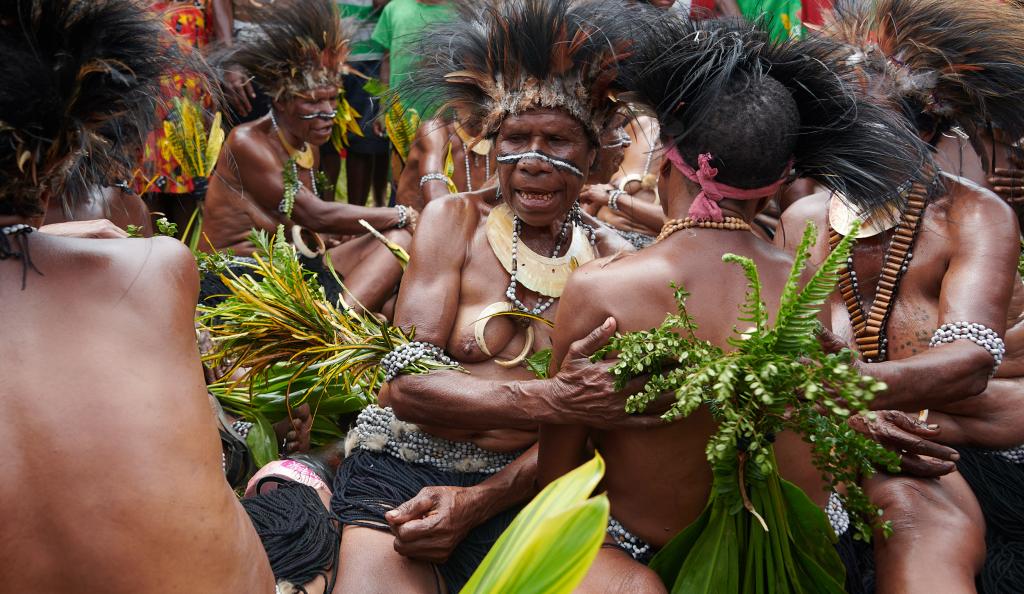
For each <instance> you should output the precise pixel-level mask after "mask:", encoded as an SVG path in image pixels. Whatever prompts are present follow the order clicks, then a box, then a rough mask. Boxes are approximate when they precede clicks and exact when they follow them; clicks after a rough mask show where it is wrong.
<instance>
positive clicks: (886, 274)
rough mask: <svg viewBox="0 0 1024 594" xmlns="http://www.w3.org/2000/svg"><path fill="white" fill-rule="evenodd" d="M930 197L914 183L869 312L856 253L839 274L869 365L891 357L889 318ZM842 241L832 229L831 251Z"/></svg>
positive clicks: (858, 343)
mask: <svg viewBox="0 0 1024 594" xmlns="http://www.w3.org/2000/svg"><path fill="white" fill-rule="evenodd" d="M936 179H938V178H937V177H936ZM933 184H934V182H933ZM933 184H929V185H930V186H931V185H933ZM928 195H929V189H928V188H926V187H925V186H924V185H922V184H921V183H920V182H915V183H914V185H913V187H912V188H911V190H910V195H909V196H908V197H907V208H906V210H905V211H904V213H903V216H902V217H900V222H899V223H898V224H897V225H896V230H895V231H894V232H893V235H892V238H891V239H890V240H889V247H888V248H886V251H885V259H884V260H883V261H882V273H881V275H880V276H879V278H878V286H877V288H876V289H875V297H874V299H872V300H871V305H870V307H869V308H868V309H867V310H866V311H865V309H864V304H863V303H862V302H861V298H860V286H859V285H858V284H857V271H856V270H854V265H853V250H850V256H849V257H848V258H847V259H846V265H845V266H844V267H843V269H842V270H841V271H840V273H839V293H840V294H841V295H842V297H843V301H844V302H845V304H846V311H847V313H848V314H849V316H850V323H851V324H852V325H853V335H854V338H855V340H856V344H857V350H858V351H859V352H860V353H861V354H862V355H863V356H864V360H865V361H867V362H868V363H877V362H880V361H885V360H886V357H887V356H888V348H889V339H888V337H887V336H886V333H887V326H888V323H889V316H890V315H891V314H892V308H893V305H894V304H895V302H896V293H897V291H898V290H899V286H900V281H902V280H903V276H904V275H905V274H906V272H907V268H908V266H909V265H910V260H911V259H913V257H914V253H913V251H912V249H913V246H914V244H915V243H916V241H917V236H918V232H919V231H920V228H921V220H922V218H923V215H924V210H925V207H926V206H927V205H928ZM842 238H843V236H842V235H841V234H840V233H839V232H838V231H836V230H835V229H831V228H830V229H829V237H828V242H829V251H831V250H833V249H835V247H836V245H838V244H839V241H840V240H841V239H842Z"/></svg>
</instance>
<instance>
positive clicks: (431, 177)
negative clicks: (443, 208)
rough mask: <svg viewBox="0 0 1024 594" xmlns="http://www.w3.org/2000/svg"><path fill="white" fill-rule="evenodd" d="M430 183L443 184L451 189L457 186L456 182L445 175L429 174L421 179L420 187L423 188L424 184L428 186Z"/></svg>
mask: <svg viewBox="0 0 1024 594" xmlns="http://www.w3.org/2000/svg"><path fill="white" fill-rule="evenodd" d="M429 181H439V182H443V183H444V185H446V186H448V187H449V188H451V187H454V186H455V182H453V181H452V178H450V177H448V176H447V175H445V174H443V173H428V174H426V175H424V176H423V177H421V178H420V187H421V188H422V187H423V186H424V184H426V183H427V182H429Z"/></svg>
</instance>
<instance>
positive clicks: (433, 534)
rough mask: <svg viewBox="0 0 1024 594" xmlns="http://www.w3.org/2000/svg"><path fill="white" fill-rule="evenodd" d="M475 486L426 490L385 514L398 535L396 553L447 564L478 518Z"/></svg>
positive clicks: (478, 520)
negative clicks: (473, 487) (473, 488)
mask: <svg viewBox="0 0 1024 594" xmlns="http://www.w3.org/2000/svg"><path fill="white" fill-rule="evenodd" d="M476 503H477V501H476V497H475V494H474V491H473V490H472V487H424V488H423V489H421V490H420V492H419V493H418V494H417V495H416V496H415V497H413V498H412V499H410V500H409V501H406V502H405V503H403V504H402V505H399V506H398V507H396V508H395V509H393V510H391V511H389V512H387V513H386V514H384V519H385V520H387V522H388V525H389V526H391V532H392V533H393V534H394V535H395V550H396V551H398V553H400V554H402V555H405V556H406V557H409V558H411V559H417V560H420V561H427V562H429V563H444V562H445V561H447V560H448V557H449V556H451V554H452V551H454V550H455V547H456V546H458V544H459V543H460V542H462V539H464V538H465V537H466V534H468V533H469V531H470V530H472V529H473V528H475V527H476V526H477V525H478V524H480V523H482V520H481V519H479V518H477V513H478V512H479V510H480V506H479V505H477V504H476Z"/></svg>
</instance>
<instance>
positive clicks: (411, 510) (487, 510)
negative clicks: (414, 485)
mask: <svg viewBox="0 0 1024 594" xmlns="http://www.w3.org/2000/svg"><path fill="white" fill-rule="evenodd" d="M536 477H537V446H534V447H532V448H530V449H529V450H527V451H526V452H524V453H523V454H522V455H521V456H519V457H518V458H516V460H515V461H513V462H512V463H511V464H509V465H508V466H506V467H505V468H503V469H501V470H500V471H498V472H496V473H495V474H494V475H493V476H491V477H490V478H487V479H486V480H484V481H483V482H481V483H479V484H477V485H474V486H472V487H425V488H423V489H421V490H420V492H419V493H418V494H417V495H416V496H415V497H413V498H412V499H410V500H409V501H406V502H405V503H403V504H401V505H399V506H398V507H396V508H395V509H393V510H391V511H389V512H387V513H386V514H384V519H385V520H387V522H388V525H389V526H390V527H391V532H392V533H393V534H394V535H395V550H396V551H398V552H399V553H401V554H402V555H405V556H406V557H410V558H413V559H418V560H421V561H428V562H430V563H444V562H445V561H447V560H448V557H449V556H450V555H451V553H452V551H453V550H454V549H455V547H456V546H458V544H459V543H460V542H462V539H463V538H465V537H466V534H468V533H469V532H470V531H471V530H472V529H474V528H476V527H477V526H479V525H481V524H483V523H484V522H486V521H487V520H489V519H491V518H493V517H494V516H496V515H498V514H500V513H501V512H503V511H505V510H507V509H510V508H512V507H514V506H516V505H519V504H521V503H524V502H526V501H528V500H529V499H530V498H531V497H533V495H534V493H536V488H535V484H536Z"/></svg>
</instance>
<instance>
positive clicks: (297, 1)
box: [216, 0, 350, 101]
mask: <svg viewBox="0 0 1024 594" xmlns="http://www.w3.org/2000/svg"><path fill="white" fill-rule="evenodd" d="M259 15H260V20H258V21H257V23H256V24H257V25H258V26H259V33H258V34H256V35H251V36H247V38H246V39H245V40H243V41H239V42H236V44H235V45H234V46H232V47H231V48H229V49H228V51H227V52H226V53H225V54H224V55H221V56H220V57H219V58H217V59H216V61H217V62H220V63H224V64H237V65H238V66H241V67H242V68H244V69H245V70H247V71H248V72H249V74H251V75H252V76H253V77H254V78H255V80H256V83H257V84H258V85H259V86H260V87H262V88H263V89H264V91H266V92H267V93H268V94H269V95H270V96H271V97H273V98H274V100H275V101H276V100H280V99H282V98H284V97H287V96H288V95H304V94H307V93H309V92H310V91H313V90H315V89H318V88H321V87H341V85H342V76H343V75H345V74H346V73H347V72H348V69H347V68H346V66H345V60H346V59H347V58H348V54H349V50H350V47H349V38H350V36H349V35H348V32H347V31H346V30H345V27H344V26H343V25H342V20H341V17H340V16H339V14H338V9H337V6H336V5H335V4H334V2H331V0H287V1H281V0H278V2H275V3H274V4H273V6H271V7H269V8H267V9H265V10H261V11H260V12H259Z"/></svg>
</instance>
